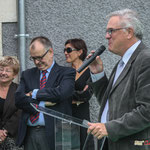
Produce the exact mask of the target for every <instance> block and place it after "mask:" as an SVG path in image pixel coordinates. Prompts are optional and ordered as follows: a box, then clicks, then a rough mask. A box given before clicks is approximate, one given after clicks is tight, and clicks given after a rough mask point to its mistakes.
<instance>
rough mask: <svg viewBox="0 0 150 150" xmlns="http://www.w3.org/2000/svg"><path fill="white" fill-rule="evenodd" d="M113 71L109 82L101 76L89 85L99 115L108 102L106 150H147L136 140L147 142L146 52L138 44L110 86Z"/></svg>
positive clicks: (149, 79)
mask: <svg viewBox="0 0 150 150" xmlns="http://www.w3.org/2000/svg"><path fill="white" fill-rule="evenodd" d="M116 68H117V65H116V66H115V68H114V70H113V71H112V74H111V76H110V80H109V82H108V80H107V78H106V76H105V77H103V78H102V79H100V80H99V81H97V82H95V83H93V88H94V92H95V94H96V96H97V99H98V100H99V101H100V105H101V110H100V116H101V115H102V112H103V110H104V107H105V104H106V101H107V99H108V100H109V121H108V122H107V123H105V125H106V129H107V132H108V146H109V150H148V149H150V145H145V144H144V142H143V143H142V145H140V141H146V140H148V141H149V142H150V49H148V48H146V47H145V46H144V44H143V43H141V44H140V45H139V46H138V47H137V49H136V50H135V52H134V53H133V54H132V56H131V58H130V59H129V61H128V63H127V64H126V66H125V68H124V70H123V72H122V73H121V75H120V77H119V78H118V79H117V81H116V82H115V84H114V85H113V86H112V84H113V80H114V76H115V71H116ZM99 119H100V118H99ZM137 141H138V142H137Z"/></svg>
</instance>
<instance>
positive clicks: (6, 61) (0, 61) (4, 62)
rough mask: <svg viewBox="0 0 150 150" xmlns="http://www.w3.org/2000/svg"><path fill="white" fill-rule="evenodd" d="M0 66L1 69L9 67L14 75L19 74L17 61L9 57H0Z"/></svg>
mask: <svg viewBox="0 0 150 150" xmlns="http://www.w3.org/2000/svg"><path fill="white" fill-rule="evenodd" d="M0 66H2V67H8V66H9V67H11V68H12V69H13V72H14V75H17V74H18V72H19V68H20V67H19V61H18V60H17V59H16V58H14V57H11V56H3V57H0Z"/></svg>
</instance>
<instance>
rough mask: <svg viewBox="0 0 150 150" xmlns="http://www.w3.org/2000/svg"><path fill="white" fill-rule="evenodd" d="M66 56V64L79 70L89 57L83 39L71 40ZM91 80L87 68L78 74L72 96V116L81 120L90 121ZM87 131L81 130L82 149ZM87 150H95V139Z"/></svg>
mask: <svg viewBox="0 0 150 150" xmlns="http://www.w3.org/2000/svg"><path fill="white" fill-rule="evenodd" d="M64 54H65V57H66V62H67V63H70V64H71V66H72V67H73V68H74V69H76V70H77V69H78V68H79V67H80V66H81V65H82V64H83V61H84V59H85V58H86V56H87V46H86V44H85V42H84V40H82V39H69V40H67V41H66V43H65V49H64ZM88 80H91V78H90V71H89V68H88V67H87V68H85V69H84V70H83V71H82V72H80V73H78V72H76V78H75V91H74V94H73V96H72V115H73V117H76V118H79V119H82V120H83V119H86V120H88V121H90V112H89V100H90V98H91V97H92V94H93V92H92V89H91V88H90V87H88V86H87V81H88ZM86 137H87V130H86V129H85V128H81V129H80V149H82V148H83V145H84V142H85V139H86ZM87 144H88V145H87V149H89V150H92V149H94V144H93V139H90V140H89V141H88V143H87Z"/></svg>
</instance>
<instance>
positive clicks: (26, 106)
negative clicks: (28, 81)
mask: <svg viewBox="0 0 150 150" xmlns="http://www.w3.org/2000/svg"><path fill="white" fill-rule="evenodd" d="M24 76H25V75H24V72H22V75H21V79H20V84H19V86H18V88H17V90H16V93H15V105H16V107H17V108H19V109H22V110H23V111H25V112H27V113H30V114H35V113H36V110H34V108H32V106H31V105H30V103H37V102H36V100H33V99H32V98H31V97H29V96H26V93H27V92H29V91H26V86H25V77H24Z"/></svg>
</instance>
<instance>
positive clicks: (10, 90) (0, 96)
mask: <svg viewBox="0 0 150 150" xmlns="http://www.w3.org/2000/svg"><path fill="white" fill-rule="evenodd" d="M18 72H19V63H18V61H17V60H16V59H15V58H13V57H10V56H4V57H1V58H0V149H1V150H10V149H16V150H17V149H21V148H17V147H16V146H15V138H16V136H17V130H18V123H19V118H20V114H21V111H20V110H18V109H17V108H16V106H15V98H14V94H15V91H16V89H17V84H16V83H14V82H13V79H14V78H16V77H17V75H18Z"/></svg>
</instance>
